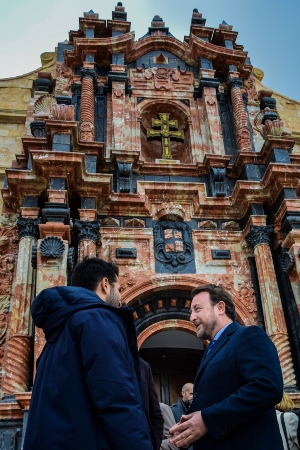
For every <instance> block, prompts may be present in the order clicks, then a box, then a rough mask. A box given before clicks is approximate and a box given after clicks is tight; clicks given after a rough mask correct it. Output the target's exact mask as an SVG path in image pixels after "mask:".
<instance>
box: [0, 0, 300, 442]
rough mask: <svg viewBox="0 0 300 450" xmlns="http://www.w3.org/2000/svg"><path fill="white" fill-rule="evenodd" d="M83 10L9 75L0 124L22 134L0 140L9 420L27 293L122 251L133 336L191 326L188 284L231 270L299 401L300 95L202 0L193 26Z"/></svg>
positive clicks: (14, 409)
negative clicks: (176, 31)
mask: <svg viewBox="0 0 300 450" xmlns="http://www.w3.org/2000/svg"><path fill="white" fill-rule="evenodd" d="M79 25H80V28H79V30H78V31H76V32H75V31H71V32H70V34H69V41H68V42H64V43H59V44H58V51H57V55H56V57H55V54H48V57H45V56H44V59H43V60H42V63H43V67H42V68H40V69H39V70H37V71H35V72H32V74H29V75H28V76H26V77H25V78H22V79H21V78H16V79H14V81H5V80H0V111H1V113H0V137H1V136H10V133H11V131H12V130H15V135H14V137H15V139H18V142H17V141H14V142H11V147H10V150H9V152H7V147H6V144H5V142H2V141H0V151H1V155H2V154H3V155H5V156H4V157H5V158H6V159H5V167H4V166H3V168H2V172H1V173H3V175H4V173H5V180H4V184H3V188H2V198H3V207H2V216H1V217H2V219H1V220H2V222H1V227H0V364H1V373H0V375H1V395H2V401H1V402H0V419H1V420H2V422H1V421H0V423H2V425H1V426H2V428H3V429H5V430H7V427H8V428H9V427H10V428H9V429H10V430H11V434H12V436H14V439H15V441H16V442H17V440H18V439H19V440H20V436H18V434H17V433H16V431H15V427H16V426H19V425H20V426H21V425H22V420H23V416H24V414H25V416H24V417H26V411H27V410H28V406H29V403H30V388H31V386H32V383H33V379H34V372H35V361H36V359H37V357H38V356H39V354H40V352H41V351H42V348H43V345H44V336H43V333H42V332H41V330H39V329H36V330H35V329H34V328H33V325H32V321H31V317H30V304H31V301H32V299H33V298H34V296H35V295H36V294H37V293H38V292H40V291H41V290H42V289H44V288H46V287H49V286H53V285H66V284H68V283H69V282H70V275H71V272H72V269H73V266H74V262H76V261H80V260H82V258H84V257H85V256H96V255H98V256H99V257H101V258H103V259H105V260H107V261H111V262H113V263H115V264H117V265H118V266H119V269H120V285H121V291H122V299H123V301H125V302H126V303H127V304H128V305H130V306H132V307H133V309H134V317H135V320H136V328H137V333H138V340H139V344H140V345H142V344H143V343H144V342H145V340H146V339H147V338H149V337H150V336H152V335H153V334H155V333H158V332H161V331H162V330H164V329H177V330H180V331H186V332H187V333H190V334H193V333H194V330H193V327H192V326H191V324H190V323H189V308H190V304H191V295H190V293H191V290H192V289H193V288H194V287H196V286H197V285H199V284H205V283H215V284H217V285H221V286H223V287H224V288H225V289H227V290H228V291H229V292H230V293H231V295H232V297H233V299H234V302H235V305H236V309H237V316H238V321H239V322H240V323H241V324H243V325H245V326H249V325H258V326H261V327H263V328H264V329H265V330H266V332H267V333H268V335H269V336H270V338H271V339H272V341H273V342H274V344H275V346H276V348H277V350H278V354H279V358H280V362H281V365H282V371H283V376H284V383H285V386H286V388H287V389H289V390H290V392H291V395H292V397H293V399H294V401H295V402H296V404H297V406H300V395H299V388H300V371H299V367H300V344H299V342H300V318H299V312H300V259H299V252H300V200H299V199H298V195H299V193H300V191H299V183H298V180H299V175H300V149H299V148H298V144H299V143H300V133H299V131H298V130H299V127H300V119H299V117H300V114H299V115H298V112H299V111H300V105H299V104H298V103H297V102H294V101H292V100H291V101H290V102H287V101H286V99H285V98H284V97H283V96H280V95H279V94H276V93H273V92H272V91H270V90H269V89H268V88H266V87H265V86H263V85H262V84H261V80H262V77H263V74H262V71H260V70H259V69H255V68H253V67H252V65H251V61H250V59H249V57H248V54H247V52H246V51H244V48H243V46H242V45H238V44H237V43H236V38H237V32H235V31H233V30H232V26H230V25H227V24H221V25H220V26H219V28H217V29H212V28H209V27H206V26H205V19H203V18H202V16H201V14H200V13H199V12H198V11H197V10H194V11H193V13H192V23H191V28H190V34H189V36H186V37H185V38H184V42H180V41H179V40H177V39H175V38H174V37H173V36H172V34H171V33H170V32H169V29H168V28H167V27H166V26H165V23H164V22H163V20H162V19H161V18H160V17H159V16H155V18H154V19H153V21H152V23H151V26H150V27H149V30H148V32H147V33H146V34H145V36H143V37H142V38H141V39H139V40H135V38H134V34H133V33H132V32H130V23H129V22H127V14H126V12H125V8H124V7H123V5H122V4H121V3H120V2H119V3H118V5H117V6H116V8H115V11H113V13H112V20H107V21H105V20H100V19H99V15H98V14H96V13H94V12H93V11H90V12H88V13H84V17H83V18H80V21H79ZM44 55H46V54H44ZM32 82H34V84H33V88H32V89H31V88H30V90H29V88H28V86H29V85H31V86H32ZM3 86H5V88H6V89H7V88H8V89H10V90H11V92H12V96H11V104H10V103H9V102H8V101H7V99H6V100H5V99H4V97H3V95H2V94H3V91H2V90H1V89H2V87H3ZM21 89H27V91H26V95H25V97H26V101H25V103H24V98H25V97H24V95H23V96H21V91H20V90H21ZM21 97H22V98H21ZM5 102H6V103H5ZM18 102H19V103H18ZM15 103H16V104H15ZM17 105H19V107H17ZM290 105H293V108H291V107H290ZM5 111H6V112H5ZM16 111H19V113H17V112H16ZM295 111H296V113H295ZM1 114H2V115H5V118H4V119H5V120H4V119H3V123H1V117H2V116H1ZM7 145H8V144H7ZM16 151H17V152H18V153H17V154H16ZM8 155H9V156H8ZM7 158H8V159H7ZM4 169H5V170H4ZM0 171H1V167H0ZM24 411H25V412H24ZM9 424H10V425H9ZM18 424H19V425H18ZM5 432H6V431H5ZM0 433H1V430H0ZM18 442H19V441H18ZM16 445H17V444H16ZM18 445H19V444H18Z"/></svg>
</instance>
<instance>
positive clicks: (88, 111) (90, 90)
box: [79, 68, 96, 142]
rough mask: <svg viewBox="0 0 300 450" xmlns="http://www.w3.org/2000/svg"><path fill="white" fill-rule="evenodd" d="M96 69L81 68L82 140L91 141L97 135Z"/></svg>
mask: <svg viewBox="0 0 300 450" xmlns="http://www.w3.org/2000/svg"><path fill="white" fill-rule="evenodd" d="M95 76H96V71H95V70H94V69H85V68H84V69H81V103H80V124H79V130H80V140H81V141H86V142H91V141H93V140H94V136H95V126H94V122H95V117H94V79H95Z"/></svg>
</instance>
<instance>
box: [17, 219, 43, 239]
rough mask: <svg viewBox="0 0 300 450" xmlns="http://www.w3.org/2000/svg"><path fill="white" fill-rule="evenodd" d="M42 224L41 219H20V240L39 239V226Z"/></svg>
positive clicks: (18, 223)
mask: <svg viewBox="0 0 300 450" xmlns="http://www.w3.org/2000/svg"><path fill="white" fill-rule="evenodd" d="M40 223H41V219H40V218H37V219H31V218H30V217H29V218H25V217H19V218H18V222H17V225H18V233H19V237H20V239H22V238H24V237H30V238H34V239H39V224H40Z"/></svg>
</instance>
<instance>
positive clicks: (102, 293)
mask: <svg viewBox="0 0 300 450" xmlns="http://www.w3.org/2000/svg"><path fill="white" fill-rule="evenodd" d="M108 293H109V281H108V278H106V277H104V278H102V280H101V281H100V282H99V284H98V287H97V289H96V294H98V295H99V297H100V298H102V300H104V301H105V300H106V297H107V294H108Z"/></svg>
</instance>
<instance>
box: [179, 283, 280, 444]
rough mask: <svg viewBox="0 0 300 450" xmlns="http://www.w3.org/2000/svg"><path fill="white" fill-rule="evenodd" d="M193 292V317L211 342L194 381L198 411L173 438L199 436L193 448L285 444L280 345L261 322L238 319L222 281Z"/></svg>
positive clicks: (199, 333)
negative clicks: (278, 408) (279, 408)
mask: <svg viewBox="0 0 300 450" xmlns="http://www.w3.org/2000/svg"><path fill="white" fill-rule="evenodd" d="M192 297H193V300H192V304H191V318H190V320H191V321H192V322H193V323H194V325H195V327H196V333H197V336H198V337H199V338H202V339H207V340H208V341H210V344H209V346H208V348H207V350H206V352H205V354H204V356H203V358H202V361H201V364H200V367H199V369H198V372H197V374H196V378H195V382H194V400H193V411H194V412H193V413H192V414H190V415H187V416H183V418H182V419H181V421H182V423H181V424H179V425H175V426H174V427H172V428H171V430H170V433H171V434H172V435H173V439H172V440H171V443H173V444H175V445H177V447H181V446H186V445H188V444H190V443H191V442H194V445H193V446H194V450H200V449H201V450H260V449H261V450H283V445H282V440H281V437H280V434H279V428H278V424H277V420H276V413H275V408H274V406H275V405H276V404H277V403H278V402H280V400H281V398H282V394H283V380H282V372H281V368H280V363H279V359H278V354H277V351H276V348H275V346H274V345H273V343H272V341H271V340H270V339H269V337H268V336H267V335H266V333H265V332H264V331H263V330H262V329H261V328H259V327H258V326H249V327H245V326H244V327H243V326H240V325H239V324H238V323H237V322H236V313H235V307H234V304H233V301H232V299H231V296H230V295H229V293H228V292H226V291H225V290H224V289H223V288H222V287H220V286H215V285H213V284H207V285H202V286H199V287H198V288H196V289H194V291H193V292H192Z"/></svg>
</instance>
